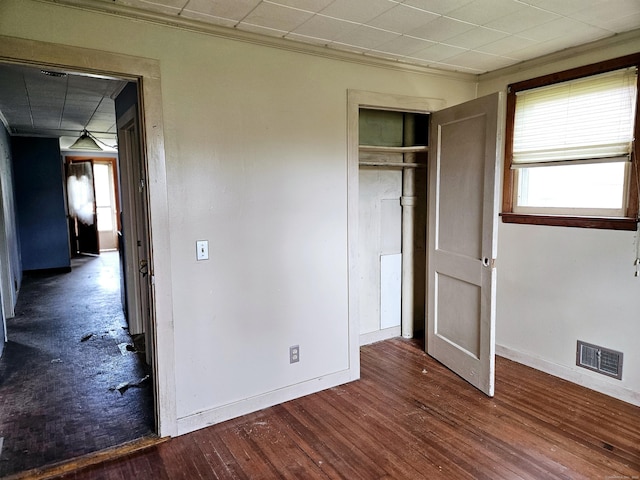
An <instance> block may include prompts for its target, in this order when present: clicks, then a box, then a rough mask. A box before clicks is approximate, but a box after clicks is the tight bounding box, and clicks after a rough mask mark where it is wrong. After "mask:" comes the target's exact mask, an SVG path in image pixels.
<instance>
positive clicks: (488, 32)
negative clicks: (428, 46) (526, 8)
mask: <svg viewBox="0 0 640 480" xmlns="http://www.w3.org/2000/svg"><path fill="white" fill-rule="evenodd" d="M507 37H509V34H508V33H504V32H500V31H498V30H493V29H490V28H485V27H473V28H472V29H471V30H468V31H466V32H464V33H461V34H460V35H456V36H455V37H452V38H448V39H447V45H453V46H454V47H461V48H469V49H473V48H478V47H481V46H482V45H486V44H488V43H492V42H496V41H498V40H501V39H503V38H507Z"/></svg>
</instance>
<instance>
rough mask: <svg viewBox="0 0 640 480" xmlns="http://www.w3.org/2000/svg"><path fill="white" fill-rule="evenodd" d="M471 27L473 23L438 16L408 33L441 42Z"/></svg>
mask: <svg viewBox="0 0 640 480" xmlns="http://www.w3.org/2000/svg"><path fill="white" fill-rule="evenodd" d="M473 28H474V26H473V25H471V24H469V23H466V22H460V21H458V20H454V19H451V18H446V17H438V18H436V19H435V20H433V21H431V22H429V23H427V24H425V25H423V26H421V27H418V28H414V29H413V30H411V31H410V32H408V35H411V36H412V37H418V38H422V39H424V40H431V41H433V42H443V41H445V40H447V39H449V38H453V37H456V36H458V35H461V34H463V33H464V32H468V31H469V30H471V29H473Z"/></svg>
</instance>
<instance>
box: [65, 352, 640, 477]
mask: <svg viewBox="0 0 640 480" xmlns="http://www.w3.org/2000/svg"><path fill="white" fill-rule="evenodd" d="M361 361H362V379H361V380H360V381H357V382H353V383H351V384H348V385H344V386H341V387H337V388H333V389H330V390H327V391H324V392H320V393H317V394H314V395H309V396H307V397H304V398H301V399H298V400H295V401H291V402H288V403H285V404H282V405H279V406H276V407H273V408H269V409H266V410H263V411H261V412H257V413H254V414H251V415H247V416H244V417H242V418H238V419H235V420H232V421H228V422H225V423H222V424H219V425H215V426H212V427H209V428H205V429H202V430H199V431H197V432H194V433H191V434H188V435H184V436H181V437H177V438H174V439H171V440H169V441H167V442H165V443H162V444H160V445H157V446H154V447H152V448H150V449H148V450H146V451H144V452H141V453H137V454H134V455H131V456H128V457H125V458H122V459H119V460H116V461H112V462H109V463H104V464H101V465H98V466H96V467H91V468H90V469H86V470H84V471H81V472H76V473H73V474H71V475H69V476H68V477H67V478H73V479H90V478H91V479H93V478H104V479H118V480H124V479H130V478H138V479H142V478H153V479H178V478H180V479H201V478H202V479H208V478H220V479H227V478H229V479H272V478H291V479H325V478H329V479H338V478H341V479H381V478H388V479H391V478H393V479H419V478H426V479H447V480H451V479H487V480H495V479H510V480H512V479H572V480H574V479H610V480H613V479H639V478H640V408H639V407H634V406H632V405H629V404H626V403H624V402H620V401H617V400H614V399H611V398H609V397H606V396H604V395H601V394H598V393H595V392H593V391H590V390H586V389H584V388H581V387H579V386H576V385H573V384H571V383H568V382H565V381H562V380H559V379H557V378H554V377H551V376H549V375H546V374H543V373H541V372H538V371H535V370H532V369H530V368H527V367H524V366H522V365H518V364H516V363H513V362H510V361H508V360H505V359H502V358H498V359H497V366H496V370H497V376H496V396H495V397H494V398H487V397H485V396H483V395H482V394H481V393H479V392H478V391H476V390H475V389H473V388H472V387H470V386H468V385H467V384H466V383H465V382H464V381H462V380H460V379H459V378H458V377H457V376H455V375H453V374H452V373H450V372H449V371H448V370H447V369H445V368H443V367H442V366H441V365H439V364H438V363H436V362H435V361H433V360H432V359H431V358H430V357H428V356H426V355H425V354H424V353H423V352H422V350H421V349H420V347H419V345H417V343H416V342H412V341H406V340H402V339H395V340H391V341H386V342H382V343H378V344H374V345H370V346H366V347H363V348H362V360H361Z"/></svg>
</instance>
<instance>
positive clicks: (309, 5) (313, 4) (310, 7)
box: [270, 0, 333, 13]
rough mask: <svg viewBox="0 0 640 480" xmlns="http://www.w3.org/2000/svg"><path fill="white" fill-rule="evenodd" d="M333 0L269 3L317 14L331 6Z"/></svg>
mask: <svg viewBox="0 0 640 480" xmlns="http://www.w3.org/2000/svg"><path fill="white" fill-rule="evenodd" d="M331 2H333V0H270V3H276V4H278V5H285V6H287V7H294V8H299V9H300V10H306V11H308V12H314V13H317V12H319V11H320V10H322V9H324V8H326V7H327V6H328V5H330V4H331Z"/></svg>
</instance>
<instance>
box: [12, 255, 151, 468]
mask: <svg viewBox="0 0 640 480" xmlns="http://www.w3.org/2000/svg"><path fill="white" fill-rule="evenodd" d="M7 333H8V339H9V341H8V342H7V344H6V346H5V352H4V355H3V357H2V359H0V477H3V476H5V475H9V474H12V473H15V472H19V471H23V470H27V469H31V468H35V467H39V466H42V465H45V464H50V463H54V462H58V461H61V460H66V459H69V458H73V457H77V456H80V455H84V454H87V453H90V452H95V451H97V450H101V449H104V448H107V447H110V446H114V445H117V444H121V443H124V442H127V441H130V440H133V439H136V438H140V437H143V436H146V435H150V434H152V433H153V432H154V428H155V427H154V416H153V388H152V382H151V379H150V378H147V379H146V380H144V381H142V382H140V380H142V379H144V378H145V377H146V375H147V374H149V373H150V368H148V367H147V366H146V365H145V363H144V352H135V351H133V350H134V347H133V341H132V339H131V337H130V336H129V334H128V331H127V328H126V320H125V318H124V315H123V313H122V306H121V300H120V267H119V258H118V252H105V253H102V254H101V255H100V256H99V257H94V256H84V257H79V258H75V259H72V272H71V273H62V274H31V275H25V277H24V279H23V283H22V288H21V290H20V296H19V299H18V304H17V307H16V316H15V317H14V318H12V319H8V321H7ZM125 382H130V383H129V384H128V385H125ZM138 382H140V383H139V384H138ZM128 387H129V388H128Z"/></svg>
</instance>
